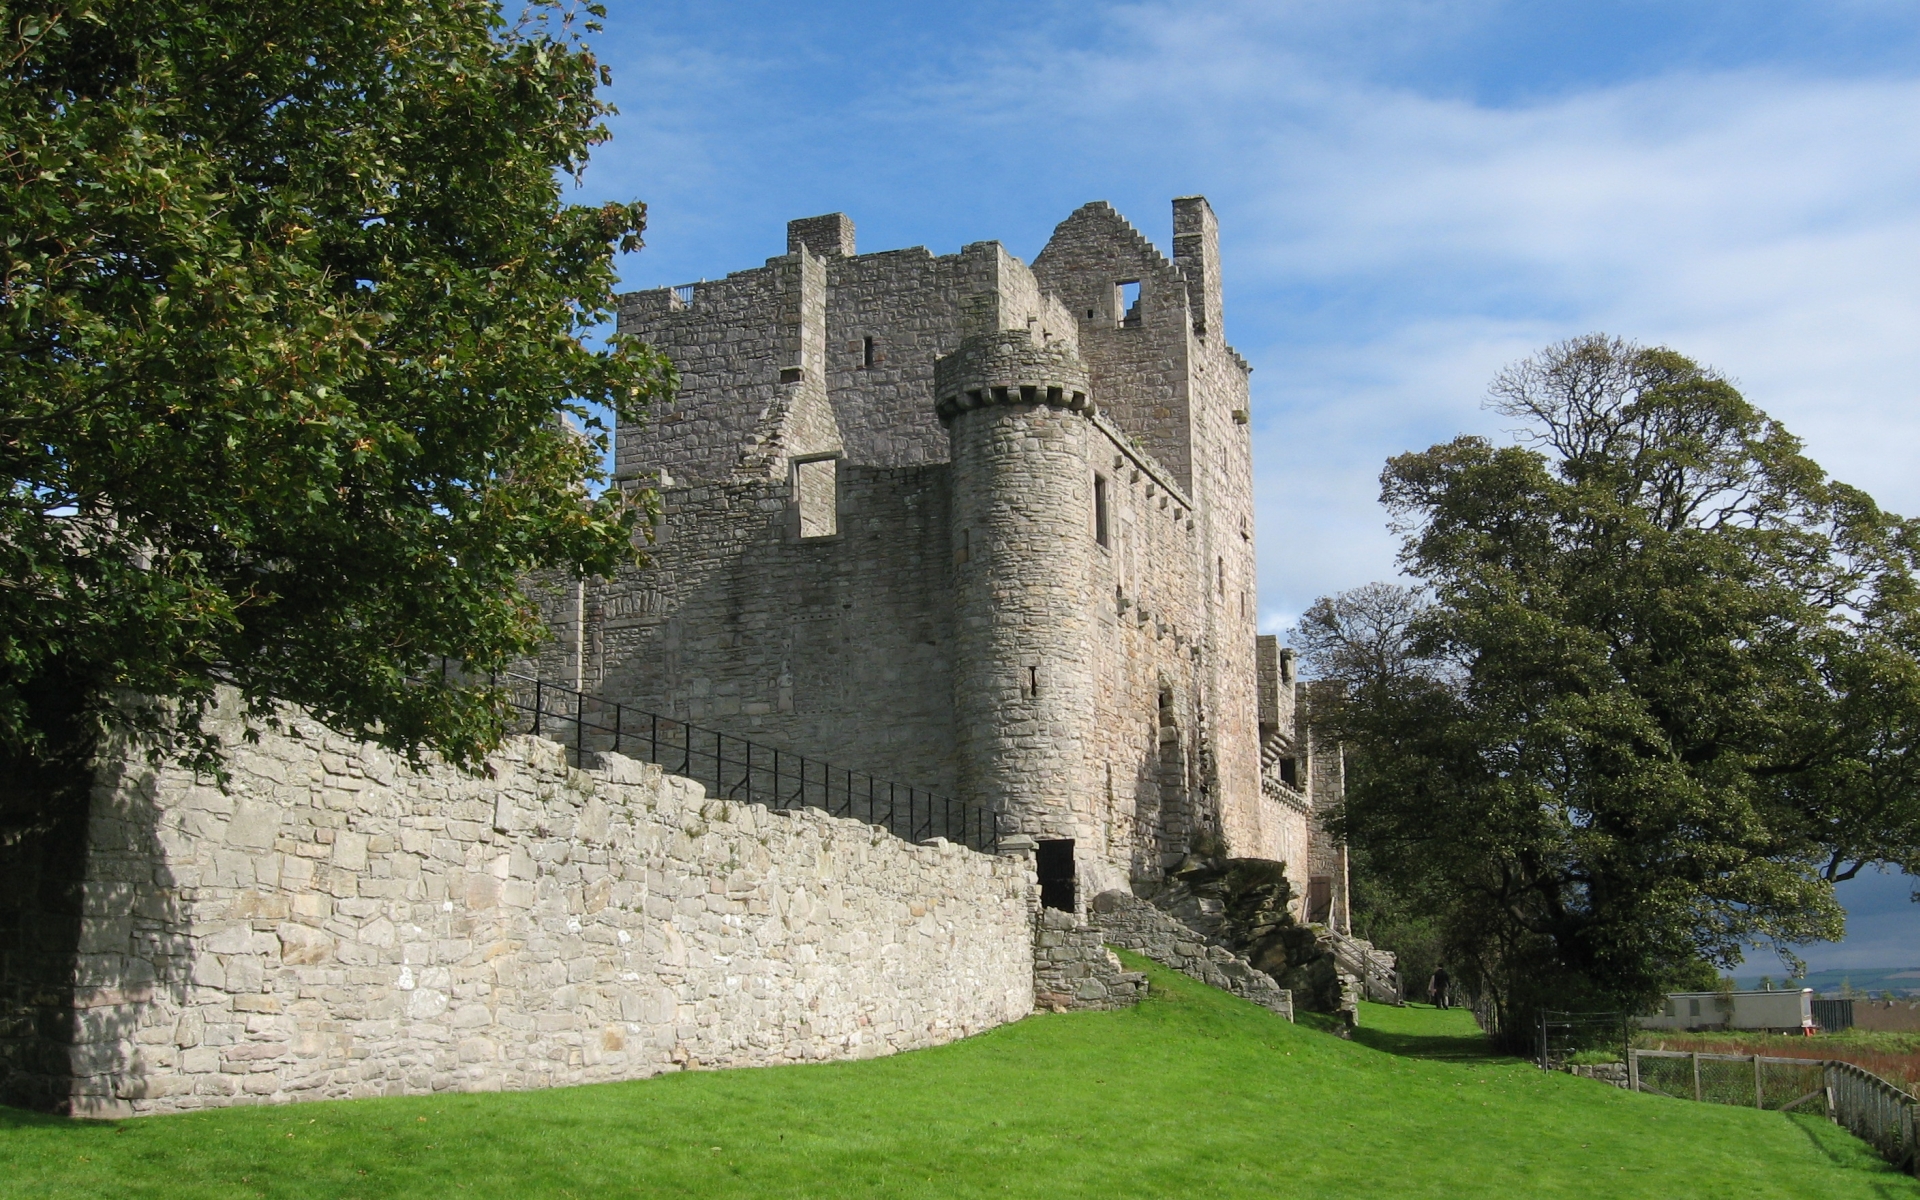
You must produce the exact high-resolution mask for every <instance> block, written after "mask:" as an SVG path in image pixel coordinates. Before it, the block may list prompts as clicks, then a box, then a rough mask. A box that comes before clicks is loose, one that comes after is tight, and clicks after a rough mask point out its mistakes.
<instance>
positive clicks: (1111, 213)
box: [1030, 195, 1253, 375]
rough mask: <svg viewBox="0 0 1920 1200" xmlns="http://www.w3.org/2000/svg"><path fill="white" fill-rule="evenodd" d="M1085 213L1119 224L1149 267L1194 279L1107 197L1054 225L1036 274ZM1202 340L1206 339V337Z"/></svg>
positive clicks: (1229, 351) (1244, 366)
mask: <svg viewBox="0 0 1920 1200" xmlns="http://www.w3.org/2000/svg"><path fill="white" fill-rule="evenodd" d="M1205 199H1206V197H1205V196H1202V195H1193V196H1175V197H1174V198H1173V201H1172V202H1173V203H1178V202H1180V201H1182V200H1205ZM1081 216H1086V217H1093V218H1101V219H1104V220H1106V221H1107V222H1109V223H1110V224H1113V225H1117V226H1119V228H1120V231H1121V233H1122V235H1123V236H1125V237H1129V238H1131V240H1132V243H1133V246H1134V248H1135V249H1137V250H1140V251H1142V252H1144V253H1145V254H1146V255H1147V256H1149V259H1148V265H1149V266H1151V267H1153V268H1154V269H1155V270H1158V271H1164V272H1166V273H1167V274H1168V275H1169V276H1171V277H1172V278H1174V279H1178V280H1179V281H1180V282H1181V283H1182V284H1183V285H1187V284H1190V283H1191V282H1192V281H1191V280H1190V279H1189V278H1188V275H1187V269H1186V268H1185V267H1183V266H1181V265H1180V264H1179V263H1177V262H1175V261H1174V260H1172V259H1170V258H1168V257H1167V256H1166V254H1164V253H1163V252H1162V251H1161V249H1160V247H1159V246H1157V245H1155V244H1154V241H1153V239H1152V238H1150V237H1148V236H1147V235H1146V234H1144V233H1142V232H1140V229H1139V227H1138V226H1136V225H1135V224H1134V223H1133V222H1132V221H1131V220H1129V219H1127V215H1126V214H1125V213H1123V212H1121V211H1120V210H1119V209H1117V208H1115V207H1114V206H1113V205H1112V204H1111V203H1109V202H1108V201H1105V200H1089V201H1088V202H1087V203H1085V204H1082V205H1081V206H1080V207H1079V208H1076V209H1074V210H1073V211H1072V212H1071V213H1069V214H1067V217H1066V219H1065V220H1063V221H1061V222H1060V223H1059V224H1057V225H1055V226H1054V227H1053V233H1052V234H1051V235H1050V236H1049V237H1048V238H1047V244H1046V245H1045V246H1043V247H1041V249H1040V253H1038V254H1036V255H1034V258H1033V262H1032V263H1031V264H1030V265H1031V267H1032V269H1033V271H1034V272H1035V273H1036V274H1039V273H1041V272H1042V270H1043V268H1042V266H1041V264H1042V263H1043V262H1044V261H1045V260H1046V257H1047V251H1048V250H1049V249H1051V248H1052V246H1053V241H1054V238H1057V237H1058V236H1060V231H1061V230H1062V229H1064V228H1066V227H1067V226H1068V225H1070V224H1072V222H1073V220H1074V219H1075V218H1076V217H1081ZM1188 320H1189V321H1190V322H1191V320H1192V317H1191V315H1189V317H1188ZM1219 333H1220V340H1219V346H1220V349H1221V350H1223V351H1225V352H1226V355H1227V357H1228V358H1229V359H1230V360H1231V361H1232V362H1233V364H1234V365H1235V366H1237V367H1239V368H1240V370H1241V372H1242V373H1243V374H1246V375H1251V374H1253V367H1252V366H1251V365H1250V364H1249V363H1248V362H1247V360H1246V358H1245V357H1243V356H1242V355H1241V353H1240V352H1239V351H1238V350H1236V349H1234V348H1233V345H1232V344H1231V343H1230V342H1228V341H1227V339H1226V331H1225V330H1224V329H1223V330H1220V331H1219ZM1202 340H1205V339H1204V337H1203V339H1202Z"/></svg>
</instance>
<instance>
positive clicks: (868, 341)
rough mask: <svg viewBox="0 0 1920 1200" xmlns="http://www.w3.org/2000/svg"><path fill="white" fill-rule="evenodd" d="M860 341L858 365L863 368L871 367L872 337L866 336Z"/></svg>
mask: <svg viewBox="0 0 1920 1200" xmlns="http://www.w3.org/2000/svg"><path fill="white" fill-rule="evenodd" d="M860 341H861V350H860V365H861V366H863V367H871V366H872V365H873V337H872V335H868V336H867V337H864V338H862V339H860Z"/></svg>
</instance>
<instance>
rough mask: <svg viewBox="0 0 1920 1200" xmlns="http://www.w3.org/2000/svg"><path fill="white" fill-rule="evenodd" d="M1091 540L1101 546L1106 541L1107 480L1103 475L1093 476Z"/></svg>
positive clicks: (1106, 542)
mask: <svg viewBox="0 0 1920 1200" xmlns="http://www.w3.org/2000/svg"><path fill="white" fill-rule="evenodd" d="M1093 540H1094V541H1096V542H1099V543H1100V544H1101V545H1102V546H1106V545H1110V544H1111V543H1110V542H1108V541H1107V480H1106V476H1104V475H1095V476H1094V477H1093Z"/></svg>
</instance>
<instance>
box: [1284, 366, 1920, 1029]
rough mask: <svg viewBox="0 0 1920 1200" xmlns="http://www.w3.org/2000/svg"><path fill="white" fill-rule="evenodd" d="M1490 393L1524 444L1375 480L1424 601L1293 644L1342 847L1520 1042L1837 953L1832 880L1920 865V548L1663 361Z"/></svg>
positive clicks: (1482, 446) (1909, 534)
mask: <svg viewBox="0 0 1920 1200" xmlns="http://www.w3.org/2000/svg"><path fill="white" fill-rule="evenodd" d="M1492 395H1493V405H1494V407H1495V408H1496V409H1498V411H1500V412H1501V413H1503V414H1504V415H1507V416H1509V417H1514V418H1518V419H1519V420H1521V421H1522V422H1524V432H1523V435H1522V436H1523V439H1524V444H1522V445H1517V446H1507V447H1499V446H1495V445H1493V444H1491V443H1489V442H1488V441H1486V440H1484V439H1481V438H1474V437H1462V438H1458V439H1455V440H1454V441H1452V442H1450V443H1447V444H1445V445H1440V446H1435V447H1433V448H1431V449H1429V450H1427V451H1424V452H1421V453H1416V454H1407V455H1403V456H1400V457H1398V458H1395V459H1393V460H1391V461H1390V462H1389V464H1388V466H1387V469H1386V471H1385V473H1384V475H1383V477H1382V485H1383V499H1384V502H1385V503H1386V505H1387V507H1388V509H1389V511H1390V512H1391V513H1392V514H1393V517H1394V520H1395V522H1396V528H1397V529H1398V530H1399V531H1400V532H1401V533H1402V534H1403V536H1404V542H1403V551H1402V560H1401V561H1402V563H1403V566H1404V568H1405V569H1406V571H1407V572H1408V574H1409V575H1411V576H1412V577H1413V578H1414V579H1415V580H1417V581H1419V583H1420V584H1421V585H1423V588H1424V589H1425V599H1424V600H1423V598H1422V597H1421V596H1420V595H1418V594H1415V593H1413V592H1407V591H1404V590H1402V591H1395V590H1394V589H1387V588H1383V587H1382V586H1381V585H1376V587H1375V588H1374V589H1373V590H1371V591H1364V590H1363V593H1361V594H1353V593H1350V594H1347V595H1345V596H1341V597H1332V598H1329V599H1327V600H1323V601H1321V602H1320V603H1318V604H1316V605H1315V606H1314V607H1313V609H1311V610H1310V611H1309V612H1308V614H1307V616H1306V618H1305V619H1304V621H1303V626H1302V629H1301V631H1300V633H1299V641H1300V644H1301V646H1302V648H1303V650H1305V652H1306V657H1307V660H1308V663H1309V666H1310V667H1313V668H1315V669H1317V670H1320V671H1321V672H1323V673H1326V674H1331V675H1335V676H1337V677H1339V678H1342V679H1344V680H1345V681H1346V683H1347V686H1346V687H1345V688H1344V689H1343V690H1341V691H1340V693H1339V698H1338V699H1337V700H1336V701H1334V702H1331V703H1323V704H1321V705H1320V706H1318V708H1317V709H1316V719H1317V720H1319V721H1321V722H1322V724H1323V725H1324V726H1326V727H1327V730H1328V732H1329V733H1331V734H1332V735H1333V736H1336V737H1339V738H1342V739H1344V740H1345V741H1346V742H1347V743H1348V745H1349V748H1350V756H1349V765H1348V799H1347V802H1346V805H1345V808H1344V811H1343V813H1342V814H1340V817H1339V820H1338V821H1337V822H1336V825H1337V828H1338V829H1339V830H1340V831H1341V832H1342V833H1343V834H1344V836H1346V837H1347V838H1349V839H1350V841H1352V842H1353V843H1354V844H1355V846H1356V847H1357V848H1358V849H1359V850H1361V851H1363V853H1364V859H1365V861H1367V862H1370V863H1372V864H1374V865H1375V866H1376V868H1377V869H1379V870H1380V871H1382V872H1383V873H1384V874H1385V875H1386V877H1387V880H1386V881H1387V883H1388V884H1389V885H1390V886H1391V887H1392V888H1394V889H1395V890H1396V892H1397V894H1398V895H1400V896H1401V897H1402V898H1403V901H1404V902H1405V903H1409V904H1411V905H1412V907H1413V910H1414V911H1419V912H1428V913H1433V914H1436V917H1437V919H1438V920H1439V921H1440V923H1441V924H1442V926H1443V930H1444V938H1445V942H1446V944H1447V946H1448V947H1449V953H1450V956H1451V958H1452V961H1451V962H1450V964H1449V965H1451V966H1456V967H1457V968H1458V969H1460V970H1461V973H1462V974H1463V976H1465V977H1466V980H1467V981H1468V982H1469V983H1470V984H1473V985H1476V986H1477V987H1478V988H1479V989H1480V990H1481V992H1482V994H1483V996H1484V998H1485V999H1486V1001H1487V1002H1488V1004H1489V1006H1490V1007H1491V1008H1493V1009H1494V1010H1496V1012H1497V1013H1500V1014H1502V1016H1501V1019H1502V1020H1503V1021H1505V1020H1508V1019H1517V1021H1518V1022H1519V1023H1520V1025H1521V1026H1524V1024H1525V1022H1526V1021H1527V1020H1528V1019H1529V1016H1530V1013H1531V1011H1532V1010H1533V1009H1534V1008H1536V1007H1552V1008H1578V1007H1614V1006H1628V1007H1638V1006H1640V1005H1643V1004H1646V1003H1648V1002H1649V1001H1651V1000H1652V999H1653V998H1654V997H1655V996H1657V995H1658V993H1659V992H1660V991H1662V990H1663V989H1664V988H1665V987H1666V986H1668V985H1669V984H1670V983H1672V982H1675V981H1677V980H1678V979H1680V978H1684V977H1688V976H1695V975H1698V974H1699V973H1700V968H1701V967H1702V965H1706V964H1715V965H1719V966H1731V965H1732V964H1733V963H1734V962H1736V961H1738V959H1739V956H1740V951H1741V948H1742V947H1743V946H1746V945H1751V944H1753V943H1755V942H1768V941H1771V942H1773V943H1774V944H1775V945H1776V946H1779V947H1782V948H1784V947H1785V946H1788V945H1791V944H1794V943H1800V942H1805V941H1808V940H1813V939H1818V938H1830V937H1834V936H1837V935H1838V934H1839V932H1840V928H1841V916H1840V913H1839V910H1838V909H1837V907H1836V906H1835V904H1834V901H1833V896H1832V886H1831V885H1832V882H1833V881H1834V880H1836V879H1843V878H1846V877H1848V876H1850V875H1851V874H1853V873H1855V872H1857V871H1859V870H1860V869H1861V868H1862V867H1863V866H1865V865H1867V864H1869V863H1876V862H1883V863H1895V864H1899V865H1901V866H1903V867H1906V868H1908V869H1910V870H1920V786H1916V777H1915V775H1914V770H1915V765H1914V763H1913V759H1912V755H1911V754H1910V749H1911V745H1912V739H1913V737H1914V736H1915V731H1916V730H1917V729H1920V686H1916V679H1917V678H1920V676H1916V668H1915V661H1916V654H1915V652H1916V650H1917V649H1920V639H1917V638H1916V636H1915V635H1916V619H1917V617H1920V603H1917V602H1916V590H1915V569H1916V566H1917V565H1920V528H1917V527H1916V524H1915V523H1914V522H1910V521H1907V520H1904V519H1902V518H1899V517H1896V516H1894V515H1892V514H1888V513H1885V512H1882V511H1881V510H1880V509H1878V508H1877V507H1876V506H1875V505H1874V504H1873V502H1872V500H1871V499H1870V498H1869V497H1867V496H1866V495H1865V494H1864V493H1861V492H1860V491H1858V490H1856V489H1853V488H1849V487H1847V486H1845V485H1843V484H1839V483H1836V482H1834V481H1832V480H1830V479H1828V478H1827V477H1826V475H1825V474H1824V473H1823V472H1822V471H1821V470H1820V469H1819V468H1818V467H1817V466H1816V465H1815V464H1814V463H1813V462H1811V461H1810V460H1808V459H1807V458H1806V457H1805V456H1804V455H1803V454H1802V453H1801V448H1800V444H1799V443H1798V442H1797V441H1796V440H1795V439H1794V438H1793V437H1792V436H1791V435H1789V434H1788V433H1787V431H1786V430H1785V429H1783V428H1782V427H1781V426H1780V425H1779V424H1778V423H1777V422H1775V421H1772V420H1770V419H1769V418H1768V417H1766V416H1765V414H1763V413H1761V412H1759V411H1758V410H1757V409H1755V408H1754V407H1753V406H1752V405H1750V404H1748V403H1747V402H1746V400H1745V399H1743V398H1742V397H1741V396H1740V394H1739V393H1738V392H1737V391H1736V390H1735V389H1734V388H1733V386H1732V385H1731V384H1729V383H1728V382H1727V381H1726V380H1725V379H1723V378H1721V377H1719V376H1718V375H1716V374H1714V373H1713V372H1711V371H1709V370H1706V369H1703V368H1701V367H1699V366H1698V365H1696V364H1695V363H1693V362H1691V361H1690V360H1688V359H1686V358H1684V357H1683V356H1681V355H1679V354H1676V353H1674V352H1672V351H1670V350H1665V349H1647V348H1643V347H1639V346H1635V345H1632V344H1630V343H1627V342H1623V341H1619V340H1614V339H1607V338H1603V337H1598V336H1595V337H1587V338H1582V339H1578V340H1576V341H1571V342H1567V343H1563V344H1560V345H1557V346H1554V347H1551V348H1549V349H1548V350H1546V351H1545V352H1543V353H1542V354H1541V355H1539V356H1537V357H1536V358H1533V359H1530V360H1528V361H1527V362H1524V363H1521V364H1519V365H1518V366H1516V367H1514V368H1511V369H1510V370H1508V371H1507V372H1505V373H1503V374H1502V375H1501V376H1500V377H1499V378H1498V379H1496V380H1495V382H1494V384H1493V387H1492Z"/></svg>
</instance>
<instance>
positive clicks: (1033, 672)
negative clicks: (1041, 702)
mask: <svg viewBox="0 0 1920 1200" xmlns="http://www.w3.org/2000/svg"><path fill="white" fill-rule="evenodd" d="M1021 683H1022V689H1021V690H1023V691H1024V692H1026V694H1027V699H1029V700H1038V699H1039V698H1040V668H1039V667H1028V668H1027V677H1026V678H1025V679H1024V680H1022V681H1021Z"/></svg>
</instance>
